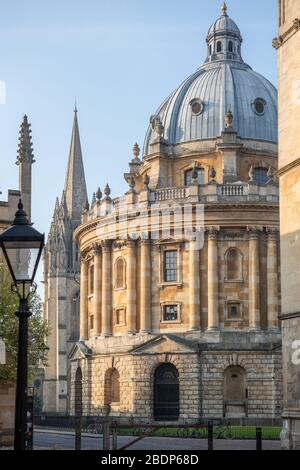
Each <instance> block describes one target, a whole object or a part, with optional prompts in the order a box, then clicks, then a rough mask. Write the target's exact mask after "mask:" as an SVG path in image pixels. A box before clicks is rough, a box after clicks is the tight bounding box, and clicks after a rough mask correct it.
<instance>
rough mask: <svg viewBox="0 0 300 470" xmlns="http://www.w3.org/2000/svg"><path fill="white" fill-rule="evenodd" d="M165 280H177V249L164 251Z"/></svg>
mask: <svg viewBox="0 0 300 470" xmlns="http://www.w3.org/2000/svg"><path fill="white" fill-rule="evenodd" d="M164 281H165V282H174V281H177V251H176V250H172V251H165V252H164Z"/></svg>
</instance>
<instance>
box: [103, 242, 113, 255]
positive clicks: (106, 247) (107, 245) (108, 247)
mask: <svg viewBox="0 0 300 470" xmlns="http://www.w3.org/2000/svg"><path fill="white" fill-rule="evenodd" d="M101 247H102V250H103V251H104V252H107V251H111V248H112V240H101Z"/></svg>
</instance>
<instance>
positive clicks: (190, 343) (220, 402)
mask: <svg viewBox="0 0 300 470" xmlns="http://www.w3.org/2000/svg"><path fill="white" fill-rule="evenodd" d="M241 47H242V37H241V33H240V30H239V28H238V26H237V25H236V23H235V22H234V21H233V20H232V19H231V18H230V17H229V15H228V13H227V7H226V5H225V4H223V6H222V14H221V16H220V17H219V18H218V19H217V20H216V21H215V22H214V23H213V25H212V26H211V27H210V29H209V32H208V36H207V59H206V61H205V63H204V64H203V65H202V66H201V67H199V68H198V69H197V70H196V72H195V73H193V74H192V75H191V76H189V77H188V78H187V79H186V80H185V81H184V82H183V83H182V84H181V85H180V86H179V87H178V88H177V89H176V90H175V91H174V92H173V93H172V94H171V95H170V96H169V97H168V98H167V99H166V100H165V101H164V102H163V103H162V105H161V106H160V107H159V108H158V110H157V111H156V113H155V114H154V115H153V116H151V118H150V125H149V129H148V131H147V133H146V138H145V143H144V147H143V156H142V159H141V158H140V155H139V154H140V150H139V147H138V145H137V144H135V146H134V148H133V158H132V160H131V161H130V163H129V171H128V172H127V173H125V175H124V177H125V179H126V181H127V182H128V185H129V190H128V192H126V193H125V195H124V196H122V197H120V198H116V199H112V198H111V194H110V192H111V191H110V188H109V186H108V185H107V186H106V187H105V189H104V196H103V197H102V193H101V191H100V190H98V191H97V193H96V195H95V197H94V198H93V202H92V204H91V207H90V208H88V207H87V208H86V210H85V211H84V213H83V216H82V224H81V225H79V226H78V227H77V228H76V230H75V232H74V236H75V240H76V242H77V243H78V245H79V247H80V257H81V258H80V259H81V268H80V269H81V275H80V341H79V342H77V343H76V344H74V346H73V348H72V350H71V352H70V355H69V359H70V364H71V366H70V373H71V389H70V393H71V396H70V411H71V413H76V403H77V402H78V400H77V398H78V396H82V397H83V403H82V405H83V413H84V414H86V415H103V416H107V415H109V416H120V417H124V418H126V419H127V418H129V417H132V416H134V417H139V418H145V419H149V417H151V418H152V419H155V420H157V421H160V420H164V421H166V420H167V421H168V420H179V421H181V422H183V421H186V422H195V421H197V420H198V419H199V418H201V417H223V416H227V417H230V416H231V417H233V416H234V417H246V416H248V417H268V418H275V417H279V416H280V414H281V350H280V342H281V333H280V325H279V321H278V314H279V312H280V283H279V274H278V273H279V242H278V231H279V206H278V184H277V181H276V178H275V176H274V175H275V173H276V171H277V152H278V148H277V93H276V89H275V88H274V87H273V85H271V83H270V82H268V80H266V79H265V78H264V77H262V76H261V75H259V74H258V73H256V72H254V71H253V70H252V69H251V67H250V66H249V65H247V64H246V63H245V62H244V61H243V58H242V51H241Z"/></svg>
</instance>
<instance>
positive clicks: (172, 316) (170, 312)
mask: <svg viewBox="0 0 300 470" xmlns="http://www.w3.org/2000/svg"><path fill="white" fill-rule="evenodd" d="M163 321H178V305H164V309H163Z"/></svg>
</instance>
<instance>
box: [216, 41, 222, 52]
mask: <svg viewBox="0 0 300 470" xmlns="http://www.w3.org/2000/svg"><path fill="white" fill-rule="evenodd" d="M217 52H222V42H221V41H218V42H217Z"/></svg>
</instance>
